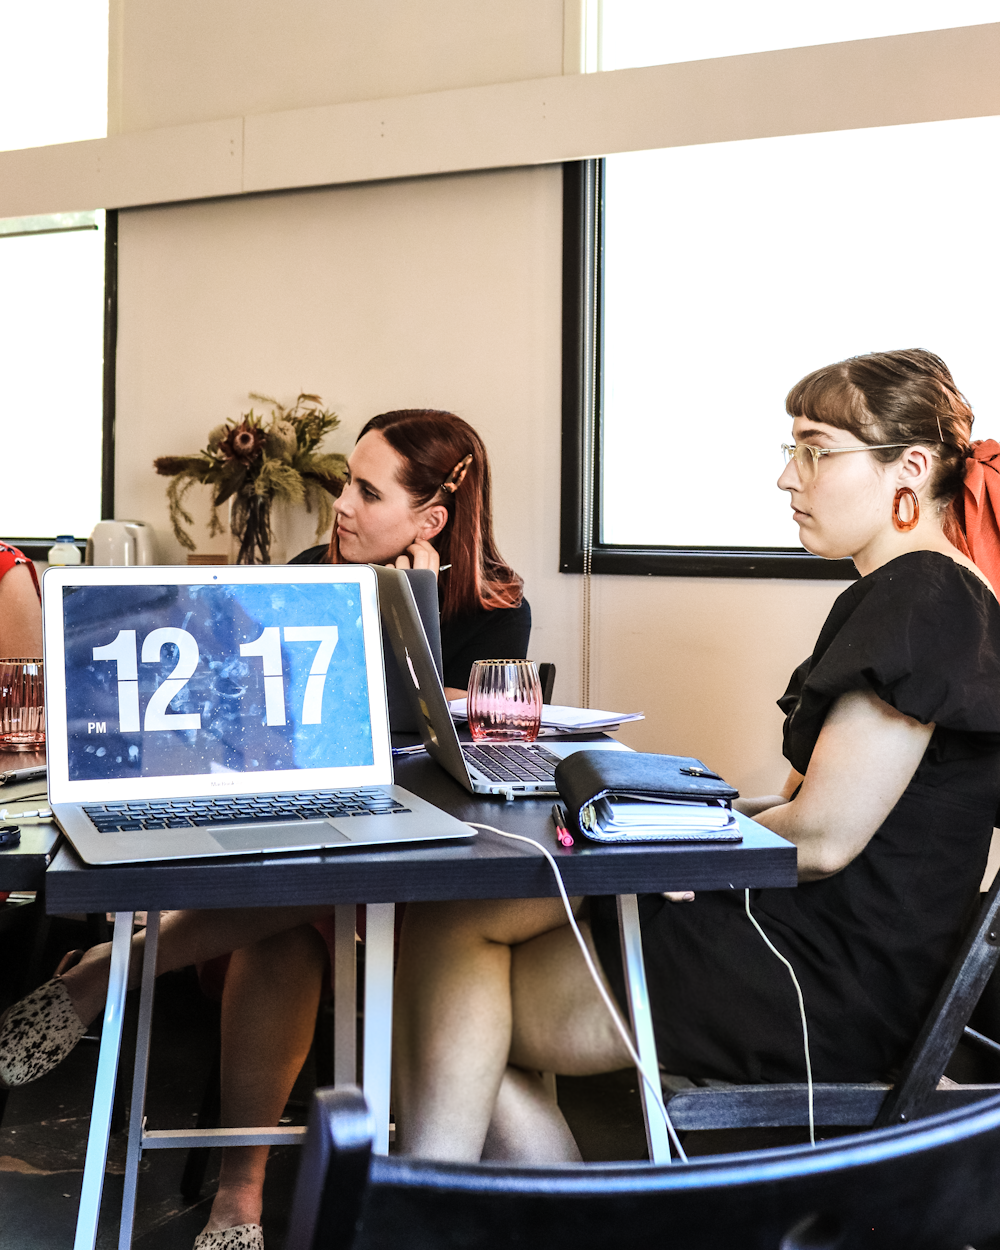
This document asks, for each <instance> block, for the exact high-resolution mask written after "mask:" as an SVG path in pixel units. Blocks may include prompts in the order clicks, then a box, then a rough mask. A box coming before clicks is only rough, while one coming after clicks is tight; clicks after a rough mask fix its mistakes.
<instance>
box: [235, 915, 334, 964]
mask: <svg viewBox="0 0 1000 1250" xmlns="http://www.w3.org/2000/svg"><path fill="white" fill-rule="evenodd" d="M245 952H246V956H247V957H248V958H250V959H252V960H253V961H254V962H255V963H256V964H258V965H268V966H270V967H272V968H273V969H274V971H275V973H276V974H280V973H282V972H283V971H284V970H287V969H289V968H295V969H303V968H307V967H308V968H313V969H315V968H319V969H320V970H322V968H324V967H325V966H326V961H327V951H326V943H325V942H324V941H323V939H322V937H321V936H320V934H319V933H318V932H317V931H316V929H314V928H313V926H312V925H311V924H304V925H297V926H296V927H295V928H292V929H285V930H283V931H282V932H281V933H274V934H272V935H271V936H270V937H266V938H261V939H260V940H259V941H257V942H254V943H253V945H252V946H249V947H246V948H245ZM234 955H235V956H238V955H239V952H234Z"/></svg>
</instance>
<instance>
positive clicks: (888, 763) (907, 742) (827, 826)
mask: <svg viewBox="0 0 1000 1250" xmlns="http://www.w3.org/2000/svg"><path fill="white" fill-rule="evenodd" d="M933 732H934V725H933V723H931V724H929V725H922V724H921V723H920V722H919V721H917V720H914V719H913V718H912V717H910V716H904V715H903V714H902V712H897V711H896V709H895V708H892V707H890V706H889V704H888V703H885V702H883V701H882V700H881V699H880V698H879V697H878V695H876V694H874V693H872V691H870V690H868V691H862V690H854V691H851V693H849V694H844V695H841V696H840V698H839V699H838V700H837V701H836V703H834V705H833V707H832V708H831V709H830V711H829V712H828V713H827V717H826V720H825V721H824V722H823V728H822V729H821V730H820V734H819V738H818V739H817V740H816V746H815V747H814V749H813V753H812V758H811V759H810V761H809V770H808V772H807V773H806V775H805V777H804V778H803V780H802V786H801V789H800V790H799V792H798V794H797V795H796V796H795V798H794V799H791V800H790V801H789V802H787V803H783V804H782V805H781V806H780V807H772V808H770V809H769V810H767V811H765V812H762V813H761V814H760V815H758V816H757V817H756V820H757V821H758V822H759V823H760V824H762V825H765V826H766V827H767V828H768V829H773V830H774V832H775V833H780V834H781V836H782V837H783V838H787V839H788V840H789V841H790V842H794V843H795V845H796V846H797V847H798V850H799V880H800V881H819V880H822V878H824V877H832V876H833V875H834V874H835V873H838V872H841V871H843V869H845V868H846V867H847V865H848V864H849V863H850V862H851V860H852V859H854V858H855V857H856V856H858V855H860V854H861V852H862V851H863V850H864V849H865V847H866V846H867V845H868V843H869V841H870V840H871V838H872V836H873V835H874V833H875V831H876V830H877V829H878V827H879V826H880V825H881V824H882V822H883V821H884V820H885V818H886V817H887V816H888V815H889V813H890V812H891V811H892V809H893V808H894V807H895V806H896V804H897V803H898V802H899V799H900V797H901V796H902V793H903V791H904V790H905V789H906V787H907V786H908V785H909V783H910V780H911V778H912V777H913V774H914V773H915V772H916V771H917V768H918V766H919V764H920V761H921V759H923V755H924V752H925V751H926V750H927V744H928V743H929V742H930V740H931V734H933Z"/></svg>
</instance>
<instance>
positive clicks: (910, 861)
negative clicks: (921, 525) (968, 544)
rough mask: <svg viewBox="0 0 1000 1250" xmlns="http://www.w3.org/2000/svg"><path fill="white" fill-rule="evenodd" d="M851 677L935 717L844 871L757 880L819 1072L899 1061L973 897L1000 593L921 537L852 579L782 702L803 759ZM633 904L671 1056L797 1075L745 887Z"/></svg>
mask: <svg viewBox="0 0 1000 1250" xmlns="http://www.w3.org/2000/svg"><path fill="white" fill-rule="evenodd" d="M851 690H872V691H874V692H875V694H877V695H878V697H879V698H880V699H883V700H884V701H885V702H886V703H888V704H890V706H892V707H894V708H896V709H897V710H898V711H900V712H902V713H904V714H905V715H906V716H910V717H913V718H914V719H916V720H919V721H921V722H922V723H924V724H928V723H930V722H934V724H935V729H934V733H933V735H932V737H931V740H930V742H929V744H928V746H927V750H926V751H925V753H924V756H923V759H922V760H921V762H920V764H919V766H918V768H917V771H916V773H915V774H914V776H913V779H912V780H911V781H910V783H909V785H908V786H907V787H906V789H905V791H904V792H903V794H902V795H901V797H900V799H899V801H898V802H897V803H896V805H895V807H894V808H893V809H892V811H891V812H890V813H889V815H888V816H887V817H886V819H885V821H884V822H883V823H882V825H881V826H880V827H879V829H878V830H876V832H875V834H874V835H873V836H872V838H871V840H870V841H869V842H868V845H867V846H866V847H865V849H864V850H863V851H862V852H861V854H860V855H858V856H857V857H856V858H855V859H854V860H852V861H851V863H850V864H848V866H847V867H846V868H845V869H843V871H841V872H838V873H836V874H835V875H834V876H832V877H827V878H826V879H824V880H822V881H810V882H804V883H802V884H800V885H799V886H798V887H796V888H795V889H788V890H776V889H767V890H752V891H751V905H752V907H753V911H754V914H755V915H756V916H757V918H758V920H759V921H760V923H761V925H762V926H763V928H764V931H765V932H766V933H767V935H768V937H769V938H770V939H771V941H772V942H773V943H774V944H775V946H776V947H777V948H778V949H779V950H780V951H781V952H782V954H783V955H785V957H786V958H787V959H788V960H790V962H791V964H792V966H793V967H794V969H795V972H796V974H797V976H798V979H799V981H800V983H801V985H802V992H803V997H804V999H805V1009H806V1016H807V1018H808V1021H809V1036H810V1043H811V1052H812V1060H813V1072H814V1075H815V1077H816V1079H817V1080H821V1081H822V1080H825V1081H843V1080H858V1081H876V1080H885V1079H886V1078H887V1077H890V1076H891V1075H892V1074H893V1072H894V1071H895V1070H897V1069H898V1066H899V1064H900V1063H901V1062H902V1060H903V1059H904V1058H905V1055H906V1053H907V1051H908V1050H909V1048H910V1046H911V1045H912V1043H913V1041H914V1038H915V1036H916V1034H917V1032H918V1030H919V1028H920V1025H921V1024H922V1022H923V1019H924V1017H925V1016H926V1014H927V1012H928V1011H929V1010H930V1007H931V1004H932V1002H933V1000H934V998H935V996H936V994H937V991H938V990H939V988H940V986H941V984H942V982H943V980H944V977H945V976H946V975H947V972H948V968H949V966H950V965H951V963H952V961H953V959H954V957H955V955H956V953H957V949H958V946H959V944H960V941H961V938H962V935H963V933H964V930H965V929H966V927H967V925H968V923H969V921H970V917H971V915H972V909H973V908H974V906H975V904H976V902H977V898H978V889H979V883H980V881H981V879H982V875H983V872H984V870H985V867H986V859H987V854H988V851H989V844H990V836H991V833H992V829H993V824H994V820H995V813H996V811H997V804H998V801H1000V604H998V603H997V601H996V599H995V598H994V596H993V594H992V593H991V591H990V589H989V587H988V586H986V585H984V584H983V582H981V581H980V579H979V578H978V577H976V575H975V574H974V573H972V572H970V571H969V570H968V569H966V568H963V567H962V566H961V565H959V564H958V563H957V562H956V561H955V560H952V559H950V558H949V557H948V556H946V555H944V554H942V553H939V552H931V551H917V552H911V553H909V554H907V555H904V556H900V557H898V558H897V559H895V560H891V561H890V562H889V563H888V564H885V565H883V566H882V567H881V568H879V569H876V570H875V572H873V573H871V574H869V575H868V576H867V577H863V578H861V580H860V581H857V582H855V583H853V584H852V585H851V586H850V587H849V588H848V589H847V590H845V591H844V593H843V594H842V595H840V597H839V598H838V599H837V601H836V603H835V604H834V605H833V608H832V610H831V612H830V615H829V617H828V618H827V621H826V623H825V625H824V626H823V629H822V632H821V633H820V636H819V639H818V640H817V643H816V649H815V650H814V652H813V654H812V656H811V657H810V658H809V659H808V660H807V661H806V662H805V663H804V664H802V665H800V666H799V668H798V669H796V671H795V673H794V674H793V677H792V680H791V683H790V685H789V687H788V690H787V691H786V692H785V694H784V695H783V696H782V698H781V699H780V700H779V704H780V706H781V708H782V710H783V711H784V712H785V713H786V720H785V755H786V757H787V758H788V760H789V762H790V763H791V764H792V766H793V767H794V768H795V769H797V770H798V771H799V772H801V773H805V772H806V770H807V769H808V767H809V761H810V758H811V756H812V752H813V749H814V747H815V745H816V740H817V738H818V736H819V732H820V729H821V728H822V725H823V721H824V719H825V717H826V714H827V712H828V711H829V709H830V707H831V706H832V705H833V703H834V702H835V701H836V699H837V698H838V697H839V696H840V695H842V694H845V693H847V692H848V691H851ZM595 903H596V904H597V906H596V909H595V911H596V920H595V936H598V940H599V949H600V950H601V955H602V960H604V961H605V962H606V964H607V965H608V966H609V968H610V969H611V970H612V971H613V972H614V971H615V970H614V962H615V961H614V957H613V955H612V954H611V952H612V951H613V950H614V944H616V943H617V934H616V933H615V931H614V928H613V923H614V922H613V918H612V914H611V912H612V910H613V909H611V908H609V904H608V903H607V902H606V900H603V899H599V900H595ZM641 912H642V916H643V936H644V948H645V952H646V969H647V975H648V978H649V982H650V994H651V999H652V1005H653V1016H654V1025H655V1028H656V1034H657V1040H658V1043H659V1044H660V1061H661V1062H662V1063H663V1064H664V1065H665V1066H666V1068H667V1070H668V1071H671V1072H678V1073H684V1074H686V1075H688V1076H707V1077H718V1078H721V1079H723V1080H736V1081H748V1080H749V1081H801V1080H803V1079H804V1071H805V1069H804V1061H803V1055H802V1042H801V1030H800V1025H799V1018H798V1009H797V1004H796V998H795V992H794V989H793V987H792V984H791V981H790V978H789V976H788V973H787V971H786V970H785V969H784V968H783V967H782V966H781V965H780V964H779V963H778V961H777V960H776V959H775V958H774V956H773V955H771V954H770V953H769V952H768V950H767V948H766V947H765V946H764V944H763V942H762V941H761V939H760V937H759V935H757V934H756V933H755V931H754V930H753V929H752V927H751V926H750V923H749V921H748V920H747V918H746V915H745V914H744V911H743V891H742V890H739V891H736V890H734V891H720V892H717V893H705V894H698V895H697V897H696V899H695V902H694V903H687V904H670V903H665V902H664V900H663V899H661V898H659V897H658V896H647V897H645V898H644V899H643V901H642V904H641ZM605 913H607V915H605ZM605 931H606V932H605Z"/></svg>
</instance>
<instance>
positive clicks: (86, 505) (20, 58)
mask: <svg viewBox="0 0 1000 1250" xmlns="http://www.w3.org/2000/svg"><path fill="white" fill-rule="evenodd" d="M0 23H2V29H3V48H4V53H5V56H4V61H3V74H2V75H0V151H6V150H10V149H13V148H27V147H40V146H42V145H45V144H50V143H71V142H75V141H77V140H80V139H97V138H100V137H101V136H103V135H106V134H107V129H108V124H107V123H108V0H46V3H45V4H25V3H24V2H23V0H18V2H17V3H15V2H14V0H0ZM103 356H104V213H103V212H97V211H93V212H75V213H57V214H54V215H52V216H49V217H25V218H18V219H12V218H7V219H5V220H0V378H2V384H0V425H2V428H3V431H4V464H5V466H6V468H7V472H6V474H5V480H4V489H3V492H2V493H0V535H3V536H4V537H9V538H44V537H52V536H54V535H56V534H64V533H65V534H68V533H72V534H75V535H79V536H81V537H82V536H83V535H85V534H88V533H89V532H90V530H91V529H92V528H93V526H94V524H95V522H96V521H99V520H100V518H101V427H102V414H103V393H102V383H103V368H104V359H103Z"/></svg>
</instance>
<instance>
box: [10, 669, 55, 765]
mask: <svg viewBox="0 0 1000 1250" xmlns="http://www.w3.org/2000/svg"><path fill="white" fill-rule="evenodd" d="M44 745H45V687H44V684H43V680H42V661H41V660H40V659H26V660H23V659H17V660H6V659H0V750H3V751H37V750H38V749H39V747H43V746H44Z"/></svg>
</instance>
